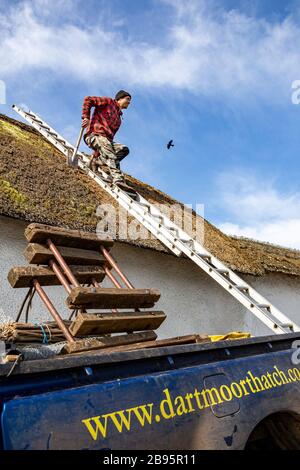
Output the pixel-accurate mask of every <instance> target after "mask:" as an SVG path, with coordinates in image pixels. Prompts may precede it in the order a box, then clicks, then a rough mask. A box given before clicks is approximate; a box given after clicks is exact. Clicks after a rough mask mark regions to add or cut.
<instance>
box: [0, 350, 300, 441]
mask: <svg viewBox="0 0 300 470" xmlns="http://www.w3.org/2000/svg"><path fill="white" fill-rule="evenodd" d="M291 356H292V351H291V350H288V351H281V352H277V353H275V354H273V353H268V354H263V355H259V356H255V357H247V358H240V359H234V360H227V361H222V362H217V363H214V364H212V365H198V366H194V367H187V368H181V369H179V370H171V371H168V372H163V373H154V374H148V375H143V376H139V377H132V378H126V379H122V380H115V381H111V382H106V383H98V384H92V385H87V386H81V387H78V388H71V389H65V390H59V391H53V392H49V393H42V394H38V395H33V396H30V397H23V398H22V397H19V398H14V399H12V400H9V401H7V402H6V403H4V406H3V411H2V416H1V426H2V433H3V446H4V449H132V450H135V449H164V450H166V449H178V450H180V449H183V450H188V449H193V450H194V449H243V448H244V447H245V444H246V442H247V439H248V437H249V435H250V433H251V432H252V430H253V429H254V428H255V426H256V425H257V424H258V423H259V422H260V421H261V420H262V419H264V418H265V417H266V416H268V415H271V414H273V413H277V412H279V411H291V412H295V413H298V414H299V413H300V402H299V401H296V400H295V396H299V395H298V394H299V391H300V367H299V366H295V365H293V364H292V362H291ZM133 365H134V364H133Z"/></svg>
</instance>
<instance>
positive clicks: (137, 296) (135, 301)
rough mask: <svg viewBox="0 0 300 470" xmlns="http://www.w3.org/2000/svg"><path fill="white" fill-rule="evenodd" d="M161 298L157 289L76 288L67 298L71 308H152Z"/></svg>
mask: <svg viewBox="0 0 300 470" xmlns="http://www.w3.org/2000/svg"><path fill="white" fill-rule="evenodd" d="M159 298H160V292H159V291H158V290H157V289H115V288H101V287H100V288H96V287H75V288H74V289H73V290H72V292H71V293H70V294H69V296H68V298H67V305H68V307H69V308H75V307H78V306H79V307H84V308H86V309H98V308H99V309H100V308H103V309H111V308H152V307H153V306H154V304H155V302H157V301H158V300H159Z"/></svg>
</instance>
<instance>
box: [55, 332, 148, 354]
mask: <svg viewBox="0 0 300 470" xmlns="http://www.w3.org/2000/svg"><path fill="white" fill-rule="evenodd" d="M156 338H157V335H156V334H155V332H154V331H145V332H143V333H130V334H128V335H120V336H114V337H111V338H109V337H107V338H101V339H98V338H84V339H81V340H77V341H75V342H74V343H67V344H66V345H65V346H64V348H63V350H62V352H63V353H68V354H71V353H76V352H82V351H90V350H93V349H104V348H110V347H115V346H120V345H125V344H132V343H136V342H139V343H140V342H144V341H153V340H155V339H156Z"/></svg>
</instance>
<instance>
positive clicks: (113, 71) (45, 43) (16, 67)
mask: <svg viewBox="0 0 300 470" xmlns="http://www.w3.org/2000/svg"><path fill="white" fill-rule="evenodd" d="M162 3H165V4H169V6H170V9H171V10H170V16H169V21H168V22H166V27H165V30H164V31H162V32H161V43H160V45H159V46H158V45H157V41H156V43H155V44H154V43H152V42H151V38H149V39H148V41H147V42H143V43H141V42H140V41H139V42H138V41H136V40H135V39H134V37H129V38H125V37H124V36H123V35H122V34H121V31H120V30H119V28H117V27H115V28H113V26H112V29H111V30H109V31H108V30H107V28H105V27H104V26H103V23H101V21H99V22H98V23H97V26H93V27H92V28H91V27H90V26H89V25H88V24H87V25H85V26H83V25H82V26H78V22H75V21H73V20H74V10H73V13H72V15H68V14H66V15H65V16H64V18H65V21H64V22H62V23H61V24H60V25H58V24H55V22H51V21H50V20H49V16H51V11H52V15H53V16H55V15H56V14H57V11H56V9H55V8H53V9H52V10H51V9H50V7H49V5H50V2H49V0H34V1H29V0H28V1H25V2H21V3H20V4H17V5H14V6H13V7H12V8H10V9H9V10H8V11H7V12H6V13H3V14H2V15H1V17H0V24H1V26H2V32H1V45H0V64H1V66H0V67H1V69H0V70H1V71H0V74H1V75H2V77H9V76H15V75H17V74H20V73H21V72H22V71H26V70H34V69H39V70H40V69H44V70H45V71H48V70H50V71H52V72H54V73H55V74H57V75H65V76H67V75H68V76H72V77H75V78H77V79H79V80H83V81H88V82H96V81H100V80H107V79H109V80H111V81H113V80H120V73H121V74H122V80H123V82H124V83H128V84H129V85H138V86H147V87H158V86H164V85H167V86H173V87H175V88H178V89H183V90H190V91H193V92H195V93H203V94H207V95H210V94H214V95H215V96H220V95H221V96H224V95H225V96H230V97H231V98H241V97H243V98H245V99H250V95H251V96H252V97H253V96H254V95H258V96H264V97H265V98H267V99H271V100H272V101H273V100H275V99H278V98H277V94H278V95H279V99H282V94H283V95H284V99H285V100H286V102H287V97H290V96H291V83H292V81H293V80H295V79H297V78H299V77H298V70H299V68H298V64H299V47H298V45H299V43H300V27H299V25H298V24H296V23H295V22H294V21H293V19H292V18H291V17H288V18H286V19H285V20H284V21H281V22H278V23H269V22H267V21H266V20H264V19H256V18H253V17H249V16H246V15H245V14H242V13H241V12H238V11H236V10H232V11H224V10H221V9H220V7H219V8H217V7H216V5H215V3H214V2H213V3H211V2H203V1H200V0H189V2H188V4H187V3H186V2H184V8H183V6H182V3H183V2H178V1H174V0H162ZM39 5H40V6H41V5H44V8H41V10H42V11H43V12H44V13H43V14H39V13H38V12H39V8H38V6H39ZM157 5H158V6H157V8H159V4H157ZM58 6H59V7H60V8H61V9H62V8H65V9H66V11H70V1H67V0H65V1H64V0H60V1H59V3H58ZM75 8H78V13H80V8H81V7H80V5H79V4H78V6H77V2H75ZM172 12H173V13H174V14H172ZM158 13H159V9H158ZM45 17H46V20H45ZM72 21H73V22H72ZM115 21H116V24H118V21H119V18H116V20H115ZM111 24H114V21H113V19H112V22H111ZM146 27H147V25H146V26H145V29H146Z"/></svg>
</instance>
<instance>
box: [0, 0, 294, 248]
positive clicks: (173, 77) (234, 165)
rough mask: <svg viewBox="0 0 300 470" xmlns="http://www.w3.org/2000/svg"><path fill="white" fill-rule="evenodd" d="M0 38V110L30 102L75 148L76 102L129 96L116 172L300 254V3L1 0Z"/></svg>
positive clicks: (230, 227) (236, 230) (230, 229)
mask: <svg viewBox="0 0 300 470" xmlns="http://www.w3.org/2000/svg"><path fill="white" fill-rule="evenodd" d="M0 28H1V44H0V79H1V80H3V81H4V82H5V84H6V91H7V96H6V105H3V104H2V105H0V112H2V113H4V114H8V115H10V116H13V117H17V116H16V115H15V113H14V112H13V111H12V110H11V104H13V103H16V104H20V105H22V104H23V105H27V106H29V107H30V108H31V109H32V110H34V111H35V112H37V113H38V114H40V115H41V116H42V117H43V118H44V119H45V120H46V121H47V122H49V123H50V124H51V125H52V126H53V127H54V128H55V129H57V130H58V131H59V132H60V133H61V134H63V135H64V136H65V137H67V138H68V139H69V140H71V141H73V142H75V141H76V138H77V134H78V131H79V126H80V115H81V104H82V100H83V98H84V96H86V95H99V96H113V95H114V94H115V92H116V91H117V90H119V89H120V88H122V89H126V90H128V91H130V92H131V93H132V96H133V100H132V105H131V106H130V108H129V109H128V110H127V111H125V113H124V122H123V125H122V128H121V130H120V131H119V133H118V134H117V137H116V139H117V140H118V141H120V142H124V143H126V144H127V145H128V146H129V147H130V149H131V153H130V156H129V157H128V158H127V161H126V162H125V163H124V165H123V169H124V171H126V172H128V173H130V174H132V175H134V176H135V177H137V178H139V179H141V180H143V181H145V182H147V183H149V184H152V185H153V186H155V187H157V188H159V189H161V190H162V191H165V192H166V193H168V194H170V195H171V196H173V197H175V198H176V199H178V200H180V201H181V202H184V203H186V204H193V206H194V207H195V205H196V204H197V203H198V204H204V207H205V217H206V219H208V220H209V221H210V222H212V223H213V224H215V225H216V226H218V227H220V228H221V229H222V230H224V231H225V232H227V233H230V234H236V235H244V236H248V237H251V238H256V239H260V240H264V241H268V242H272V243H277V244H280V245H284V246H290V247H294V248H298V249H300V198H299V195H300V190H299V170H300V163H299V162H300V160H299V157H300V132H299V129H300V105H298V106H297V105H296V104H294V103H293V102H292V93H293V90H292V83H293V82H294V81H295V80H300V1H299V0H298V1H295V0H292V1H288V0H287V1H282V0H222V1H221V0H187V1H184V2H183V1H182V0H106V1H103V0H97V1H96V0H86V1H85V2H82V1H79V0H56V1H55V0H27V1H26V0H23V1H16V0H13V1H12V0H9V1H8V0H2V1H1V3H0ZM299 96H300V93H299ZM171 138H172V139H174V142H175V147H174V148H173V149H172V150H170V151H168V150H166V144H167V142H168V140H170V139H171Z"/></svg>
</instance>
